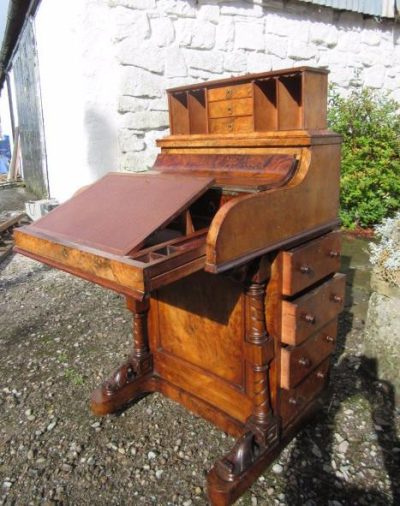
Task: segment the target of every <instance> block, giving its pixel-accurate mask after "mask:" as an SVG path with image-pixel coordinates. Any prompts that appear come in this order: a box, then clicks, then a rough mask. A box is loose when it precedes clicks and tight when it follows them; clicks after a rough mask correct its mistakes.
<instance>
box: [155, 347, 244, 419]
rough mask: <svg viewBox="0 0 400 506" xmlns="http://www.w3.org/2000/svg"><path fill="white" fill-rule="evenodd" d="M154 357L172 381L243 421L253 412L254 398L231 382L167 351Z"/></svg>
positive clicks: (170, 381)
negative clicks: (252, 399)
mask: <svg viewBox="0 0 400 506" xmlns="http://www.w3.org/2000/svg"><path fill="white" fill-rule="evenodd" d="M154 361H155V365H154V367H155V369H156V371H157V373H158V374H160V375H161V376H162V378H164V379H166V380H167V381H168V382H169V383H171V384H172V385H175V386H177V387H179V388H181V389H182V390H184V391H185V392H188V393H189V394H192V395H194V396H196V397H198V398H200V399H201V400H203V401H205V402H207V403H209V404H211V405H212V406H215V407H216V408H218V409H219V410H220V411H224V412H225V413H227V414H228V415H229V416H231V417H233V418H235V419H236V420H238V421H239V422H243V423H244V422H245V421H246V420H247V418H248V417H249V416H250V414H251V411H252V402H251V400H250V399H249V398H248V397H247V396H246V395H245V394H244V393H242V392H240V391H239V390H237V389H236V388H234V387H233V386H232V385H230V384H229V383H227V382H225V381H222V380H221V379H219V378H218V377H216V376H213V375H211V374H207V373H206V372H205V371H204V370H202V369H200V368H198V367H195V366H193V365H191V364H189V363H187V362H185V361H184V360H182V359H179V358H178V357H174V356H172V355H167V354H166V353H162V352H156V353H155V354H154Z"/></svg>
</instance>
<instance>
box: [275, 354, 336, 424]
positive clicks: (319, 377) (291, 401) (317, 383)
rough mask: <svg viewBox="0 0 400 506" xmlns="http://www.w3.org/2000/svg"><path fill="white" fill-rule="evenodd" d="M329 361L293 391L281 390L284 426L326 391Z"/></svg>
mask: <svg viewBox="0 0 400 506" xmlns="http://www.w3.org/2000/svg"><path fill="white" fill-rule="evenodd" d="M328 370H329V359H327V360H325V361H324V362H323V363H322V364H321V365H320V366H319V367H318V368H317V369H316V370H315V371H313V372H312V373H311V374H310V375H309V376H307V378H306V379H305V380H304V381H303V382H302V383H300V385H298V386H297V387H296V388H293V389H291V390H281V395H280V415H281V417H282V421H283V425H286V424H287V423H288V422H290V421H291V420H292V419H293V418H295V417H296V416H298V415H300V413H301V412H302V411H303V410H304V409H305V408H306V407H307V404H309V403H310V402H311V401H312V400H313V399H315V397H316V396H317V395H318V394H319V393H320V392H321V391H322V390H323V389H324V387H325V385H326V384H327V380H328Z"/></svg>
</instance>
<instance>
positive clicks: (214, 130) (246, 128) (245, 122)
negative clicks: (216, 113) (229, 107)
mask: <svg viewBox="0 0 400 506" xmlns="http://www.w3.org/2000/svg"><path fill="white" fill-rule="evenodd" d="M252 130H253V117H252V116H239V117H236V118H215V119H210V121H209V132H210V133H211V134H232V133H237V132H251V131H252Z"/></svg>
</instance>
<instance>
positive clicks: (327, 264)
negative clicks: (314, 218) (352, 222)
mask: <svg viewBox="0 0 400 506" xmlns="http://www.w3.org/2000/svg"><path fill="white" fill-rule="evenodd" d="M282 265H283V268H282V278H283V283H282V293H283V295H295V294H296V293H298V292H300V291H301V290H304V289H305V288H307V287H309V286H311V285H312V284H313V283H315V282H317V281H319V280H320V279H322V278H324V277H325V276H327V275H328V274H331V273H333V272H337V271H338V270H339V268H340V232H332V233H331V234H328V235H325V236H324V237H321V238H320V239H316V240H315V241H311V242H309V243H307V244H304V245H303V246H299V247H298V248H295V249H292V250H290V251H285V252H284V253H283V262H282Z"/></svg>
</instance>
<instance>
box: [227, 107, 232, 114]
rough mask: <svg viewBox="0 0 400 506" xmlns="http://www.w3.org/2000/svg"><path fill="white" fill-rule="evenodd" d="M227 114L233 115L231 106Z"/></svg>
mask: <svg viewBox="0 0 400 506" xmlns="http://www.w3.org/2000/svg"><path fill="white" fill-rule="evenodd" d="M227 112H228V114H232V107H231V106H229V107H228V109H227Z"/></svg>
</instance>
